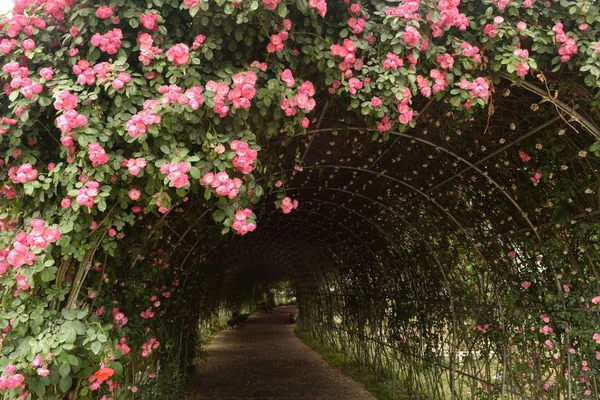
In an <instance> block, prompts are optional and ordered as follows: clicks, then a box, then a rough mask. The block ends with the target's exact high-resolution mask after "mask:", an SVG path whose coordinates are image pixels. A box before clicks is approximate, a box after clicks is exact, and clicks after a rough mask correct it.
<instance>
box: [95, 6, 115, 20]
mask: <svg viewBox="0 0 600 400" xmlns="http://www.w3.org/2000/svg"><path fill="white" fill-rule="evenodd" d="M114 11H115V10H113V9H112V7H109V6H101V7H99V8H98V9H97V10H96V17H98V18H100V19H106V18H110V17H111V16H112V15H113V13H114Z"/></svg>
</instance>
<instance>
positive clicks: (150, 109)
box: [125, 100, 161, 137]
mask: <svg viewBox="0 0 600 400" xmlns="http://www.w3.org/2000/svg"><path fill="white" fill-rule="evenodd" d="M157 105H158V104H157V102H156V101H153V100H146V101H145V102H144V110H143V111H142V112H139V113H137V114H135V115H134V116H132V117H131V119H130V120H129V121H127V123H126V124H125V129H126V130H127V133H128V134H129V136H131V137H137V136H141V135H145V134H146V131H147V127H148V126H149V125H156V124H160V122H161V118H160V115H158V114H157V113H155V112H154V108H155V107H156V106H157Z"/></svg>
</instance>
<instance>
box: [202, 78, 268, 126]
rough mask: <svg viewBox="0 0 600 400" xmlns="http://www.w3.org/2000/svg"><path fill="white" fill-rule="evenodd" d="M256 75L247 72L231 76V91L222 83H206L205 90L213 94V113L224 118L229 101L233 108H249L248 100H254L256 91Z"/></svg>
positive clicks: (227, 110)
mask: <svg viewBox="0 0 600 400" xmlns="http://www.w3.org/2000/svg"><path fill="white" fill-rule="evenodd" d="M256 79H257V77H256V73H254V71H248V72H246V73H243V74H242V73H237V74H235V75H234V76H233V89H231V90H230V88H229V85H227V84H226V83H224V82H218V83H217V82H215V81H208V82H207V83H206V87H205V88H206V90H207V91H209V92H212V93H213V98H212V100H213V102H214V103H215V105H214V107H213V111H214V112H215V113H216V114H218V115H219V117H221V118H224V117H225V116H227V113H228V112H229V106H228V105H227V100H229V101H231V104H232V106H233V108H249V107H250V100H252V98H254V95H255V94H256V89H255V88H254V85H255V84H256Z"/></svg>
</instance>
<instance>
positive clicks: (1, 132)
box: [0, 117, 17, 135]
mask: <svg viewBox="0 0 600 400" xmlns="http://www.w3.org/2000/svg"><path fill="white" fill-rule="evenodd" d="M16 123H17V120H16V119H12V118H6V117H1V118H0V125H9V126H10V125H16ZM9 129H10V128H9V127H6V128H0V135H4V134H5V133H6V132H8V130H9Z"/></svg>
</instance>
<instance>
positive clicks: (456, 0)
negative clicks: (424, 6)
mask: <svg viewBox="0 0 600 400" xmlns="http://www.w3.org/2000/svg"><path fill="white" fill-rule="evenodd" d="M436 1H437V3H438V4H437V7H438V10H439V15H440V18H439V21H437V22H433V21H432V20H431V19H430V18H429V17H430V14H427V20H428V21H429V22H430V23H431V35H432V36H433V37H439V36H440V35H441V34H442V32H443V31H444V30H445V29H448V28H451V27H453V26H454V27H456V28H458V30H459V31H464V30H466V29H467V27H468V26H469V20H468V19H467V16H466V15H465V14H464V13H460V12H459V11H458V6H459V5H460V0H436Z"/></svg>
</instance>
